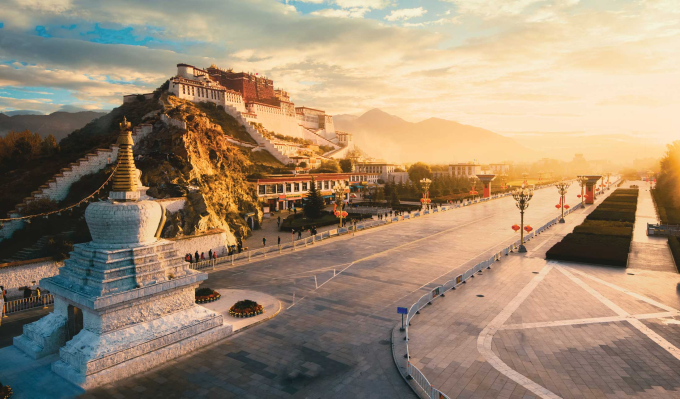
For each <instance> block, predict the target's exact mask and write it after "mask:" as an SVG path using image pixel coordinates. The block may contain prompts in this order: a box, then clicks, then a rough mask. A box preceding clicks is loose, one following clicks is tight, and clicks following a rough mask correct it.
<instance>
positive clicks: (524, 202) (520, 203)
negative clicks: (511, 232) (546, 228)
mask: <svg viewBox="0 0 680 399" xmlns="http://www.w3.org/2000/svg"><path fill="white" fill-rule="evenodd" d="M533 196H534V192H533V190H530V189H528V188H525V187H524V185H522V188H520V189H517V190H516V191H515V192H514V193H512V198H514V199H515V201H517V204H516V205H517V209H519V214H520V226H519V228H520V230H519V234H520V239H519V243H520V244H519V249H518V252H526V251H527V249H526V247H525V246H524V211H526V210H527V208H529V201H531V197H533ZM527 227H529V226H527Z"/></svg>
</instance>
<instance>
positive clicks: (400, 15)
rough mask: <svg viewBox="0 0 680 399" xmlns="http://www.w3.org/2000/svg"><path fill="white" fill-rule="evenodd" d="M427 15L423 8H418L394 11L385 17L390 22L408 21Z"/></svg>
mask: <svg viewBox="0 0 680 399" xmlns="http://www.w3.org/2000/svg"><path fill="white" fill-rule="evenodd" d="M425 13H427V10H426V9H424V8H423V7H418V8H402V9H399V10H392V12H390V14H389V15H387V16H386V17H385V19H386V20H388V21H406V20H407V19H411V18H415V17H421V16H423V15H425Z"/></svg>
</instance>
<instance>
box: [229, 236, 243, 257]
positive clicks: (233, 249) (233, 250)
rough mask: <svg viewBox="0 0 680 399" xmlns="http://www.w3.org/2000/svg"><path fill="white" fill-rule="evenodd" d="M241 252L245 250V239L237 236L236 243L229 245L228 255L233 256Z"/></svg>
mask: <svg viewBox="0 0 680 399" xmlns="http://www.w3.org/2000/svg"><path fill="white" fill-rule="evenodd" d="M246 249H248V248H246ZM241 252H243V241H242V240H241V237H236V245H234V244H232V245H227V255H229V256H231V255H234V254H237V253H238V254H240V253H241Z"/></svg>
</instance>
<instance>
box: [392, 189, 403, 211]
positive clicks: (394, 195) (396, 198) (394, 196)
mask: <svg viewBox="0 0 680 399" xmlns="http://www.w3.org/2000/svg"><path fill="white" fill-rule="evenodd" d="M400 204H401V203H400V202H399V196H398V195H397V191H396V190H394V191H392V198H391V199H390V206H391V207H392V208H394V207H398V206H399V205H400Z"/></svg>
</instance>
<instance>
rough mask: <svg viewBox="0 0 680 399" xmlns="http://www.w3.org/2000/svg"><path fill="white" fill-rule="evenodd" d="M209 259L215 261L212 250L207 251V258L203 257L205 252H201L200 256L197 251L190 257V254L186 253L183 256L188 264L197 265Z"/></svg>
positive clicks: (214, 253) (215, 254) (215, 255)
mask: <svg viewBox="0 0 680 399" xmlns="http://www.w3.org/2000/svg"><path fill="white" fill-rule="evenodd" d="M210 259H217V252H213V250H212V249H209V250H208V257H207V258H206V257H205V252H201V253H200V254H199V253H198V251H196V253H194V256H193V257H192V256H191V254H190V253H187V254H186V255H184V260H185V261H187V262H189V263H198V262H201V261H204V260H210Z"/></svg>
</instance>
